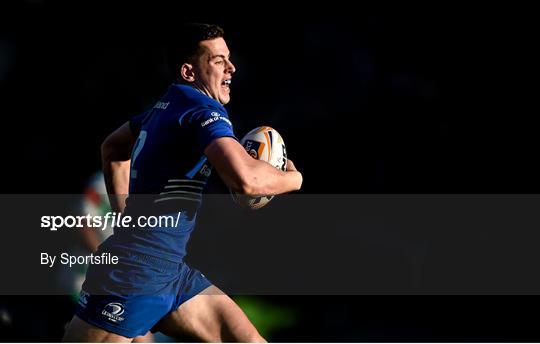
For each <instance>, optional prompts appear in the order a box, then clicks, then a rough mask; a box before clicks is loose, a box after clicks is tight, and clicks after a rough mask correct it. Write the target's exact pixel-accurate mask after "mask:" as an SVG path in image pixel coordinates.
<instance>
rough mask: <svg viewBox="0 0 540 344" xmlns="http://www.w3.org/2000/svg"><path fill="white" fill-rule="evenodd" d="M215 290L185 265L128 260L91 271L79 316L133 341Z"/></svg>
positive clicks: (137, 258)
mask: <svg viewBox="0 0 540 344" xmlns="http://www.w3.org/2000/svg"><path fill="white" fill-rule="evenodd" d="M211 285H212V283H210V282H209V281H208V280H207V279H206V277H205V276H204V275H203V274H201V273H200V272H199V271H198V270H195V269H191V268H190V267H189V266H188V265H187V264H185V263H183V262H181V263H173V262H170V261H167V260H163V259H160V258H156V257H150V256H144V255H140V254H138V255H129V256H125V257H121V258H120V262H119V264H117V265H112V266H101V265H100V266H98V265H93V266H90V269H89V270H88V273H87V275H86V281H85V282H84V284H83V287H82V290H81V293H80V297H79V303H78V305H77V309H76V311H75V314H76V315H77V316H78V317H79V318H80V319H82V320H84V321H86V322H87V323H89V324H92V325H94V326H97V327H99V328H102V329H104V330H106V331H108V332H112V333H116V334H119V335H121V336H124V337H128V338H134V337H137V336H142V335H145V334H146V333H147V332H148V331H149V330H153V327H154V326H155V325H156V324H157V323H158V322H159V321H160V320H161V319H162V318H163V317H165V316H166V315H167V314H169V313H170V312H172V311H175V310H176V309H177V308H178V307H179V306H180V305H181V304H182V303H184V302H186V301H187V300H189V299H190V298H192V297H193V296H195V295H197V294H199V293H200V292H201V291H203V290H204V289H206V288H208V287H209V286H211Z"/></svg>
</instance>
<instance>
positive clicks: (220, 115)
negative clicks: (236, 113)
mask: <svg viewBox="0 0 540 344" xmlns="http://www.w3.org/2000/svg"><path fill="white" fill-rule="evenodd" d="M189 124H190V126H191V127H192V128H193V130H195V136H196V137H197V143H198V145H199V148H200V149H201V151H204V150H205V148H206V147H207V146H208V145H209V144H210V142H212V141H213V140H215V139H217V138H220V137H232V138H234V139H236V140H238V139H237V138H236V136H235V135H234V132H233V126H232V123H231V121H230V120H229V116H228V115H227V112H225V111H223V110H217V109H211V108H208V109H203V110H198V111H196V112H194V113H193V114H192V115H191V116H190V119H189Z"/></svg>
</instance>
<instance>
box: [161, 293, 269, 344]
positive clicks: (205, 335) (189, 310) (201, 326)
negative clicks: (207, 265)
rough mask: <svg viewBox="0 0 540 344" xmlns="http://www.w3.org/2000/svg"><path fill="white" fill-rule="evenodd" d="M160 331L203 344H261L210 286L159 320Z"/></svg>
mask: <svg viewBox="0 0 540 344" xmlns="http://www.w3.org/2000/svg"><path fill="white" fill-rule="evenodd" d="M158 326H159V327H158V328H159V330H160V331H162V332H163V333H165V334H166V335H169V336H172V337H184V336H189V337H191V338H194V339H197V340H202V341H206V342H224V341H234V342H264V339H263V338H262V337H261V336H260V335H259V332H257V329H256V328H255V326H253V324H252V323H251V322H250V321H249V319H248V318H247V316H246V315H245V314H244V312H243V311H242V310H241V309H240V307H238V305H237V304H236V303H234V301H233V300H232V299H231V298H230V297H228V296H227V295H225V294H224V293H223V292H222V291H221V290H219V289H218V288H216V287H215V286H210V287H208V288H207V289H205V290H204V291H202V292H201V293H199V294H198V295H196V296H194V297H193V298H191V299H190V300H188V301H186V302H185V303H183V304H182V305H180V307H178V309H177V310H176V311H174V312H172V313H170V314H169V315H167V317H165V318H164V319H162V320H161V321H160V323H159V325H158Z"/></svg>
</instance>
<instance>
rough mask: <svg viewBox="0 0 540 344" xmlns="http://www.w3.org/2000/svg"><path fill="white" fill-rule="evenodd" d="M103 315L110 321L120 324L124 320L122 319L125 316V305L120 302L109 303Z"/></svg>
mask: <svg viewBox="0 0 540 344" xmlns="http://www.w3.org/2000/svg"><path fill="white" fill-rule="evenodd" d="M101 314H102V315H104V316H106V317H107V318H109V320H110V321H113V322H119V321H123V320H124V318H123V317H121V315H122V314H124V305H122V304H121V303H119V302H111V303H108V304H107V305H106V306H105V307H104V308H103V311H102V312H101Z"/></svg>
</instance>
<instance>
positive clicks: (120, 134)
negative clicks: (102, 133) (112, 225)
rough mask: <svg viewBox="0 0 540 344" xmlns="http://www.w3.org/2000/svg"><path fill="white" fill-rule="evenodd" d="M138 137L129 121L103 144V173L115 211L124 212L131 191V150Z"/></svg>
mask: <svg viewBox="0 0 540 344" xmlns="http://www.w3.org/2000/svg"><path fill="white" fill-rule="evenodd" d="M135 140H136V137H135V135H134V133H133V132H132V131H131V128H130V126H129V122H126V123H124V124H123V125H122V126H121V127H120V128H118V129H116V130H115V131H114V132H112V133H111V134H110V135H109V136H107V138H106V139H105V141H103V144H102V145H101V161H102V164H103V175H104V176H105V185H106V186H107V194H108V195H109V201H110V203H111V208H112V210H113V211H115V212H123V211H124V208H125V206H126V198H127V195H128V193H129V169H130V165H131V150H132V148H133V144H134V143H135Z"/></svg>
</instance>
